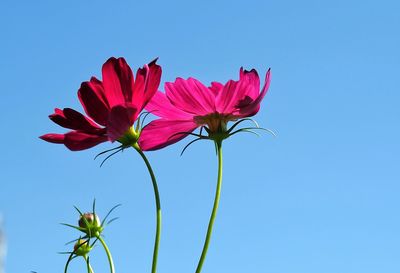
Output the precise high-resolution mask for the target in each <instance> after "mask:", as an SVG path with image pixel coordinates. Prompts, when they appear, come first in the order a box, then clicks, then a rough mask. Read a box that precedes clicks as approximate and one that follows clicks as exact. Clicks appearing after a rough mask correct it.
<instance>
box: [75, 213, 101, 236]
mask: <svg viewBox="0 0 400 273" xmlns="http://www.w3.org/2000/svg"><path fill="white" fill-rule="evenodd" d="M78 224H79V227H81V228H82V231H83V232H85V233H86V234H87V235H88V236H89V237H97V236H99V235H100V233H101V232H102V231H103V227H102V226H101V222H100V218H99V216H97V214H94V213H91V212H88V213H84V214H82V215H81V217H80V218H79V222H78Z"/></svg>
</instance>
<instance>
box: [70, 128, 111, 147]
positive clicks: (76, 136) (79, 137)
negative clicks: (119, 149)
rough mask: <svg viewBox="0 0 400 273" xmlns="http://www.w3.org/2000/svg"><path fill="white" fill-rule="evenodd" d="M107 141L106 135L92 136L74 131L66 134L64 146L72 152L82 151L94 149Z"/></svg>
mask: <svg viewBox="0 0 400 273" xmlns="http://www.w3.org/2000/svg"><path fill="white" fill-rule="evenodd" d="M105 141H107V137H106V136H105V135H92V134H87V133H84V132H78V131H72V132H69V133H66V134H65V138H64V145H65V146H66V147H67V148H68V149H70V150H71V151H81V150H86V149H89V148H92V147H93V146H96V145H98V144H100V143H102V142H105Z"/></svg>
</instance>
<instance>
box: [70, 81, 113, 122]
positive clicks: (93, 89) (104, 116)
mask: <svg viewBox="0 0 400 273" xmlns="http://www.w3.org/2000/svg"><path fill="white" fill-rule="evenodd" d="M78 97H79V100H80V102H81V104H82V106H83V108H84V109H85V112H86V114H87V115H88V116H90V117H91V118H93V120H94V121H96V122H97V123H98V124H101V125H103V126H105V125H106V123H107V120H108V112H109V106H108V103H107V100H106V98H105V96H104V90H103V85H102V83H101V81H99V80H98V79H96V78H94V77H93V78H92V79H91V80H90V82H83V83H82V84H81V88H79V90H78Z"/></svg>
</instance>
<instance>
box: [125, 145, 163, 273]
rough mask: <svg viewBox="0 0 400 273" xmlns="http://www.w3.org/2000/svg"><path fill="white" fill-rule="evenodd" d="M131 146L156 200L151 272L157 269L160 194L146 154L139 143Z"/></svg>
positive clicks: (153, 272)
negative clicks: (150, 184) (143, 166)
mask: <svg viewBox="0 0 400 273" xmlns="http://www.w3.org/2000/svg"><path fill="white" fill-rule="evenodd" d="M132 147H133V148H134V149H135V150H136V151H137V152H138V153H139V154H140V156H141V157H142V159H143V161H144V163H145V164H146V167H147V169H148V171H149V173H150V177H151V182H152V183H153V190H154V197H155V200H156V214H157V216H156V217H157V226H156V238H155V242H154V251H153V263H152V267H151V272H152V273H156V271H157V259H158V248H159V245H160V235H161V202H160V194H159V192H158V186H157V181H156V177H155V175H154V172H153V169H152V168H151V165H150V162H149V161H148V159H147V157H146V155H145V154H144V153H143V151H142V150H141V149H140V147H139V145H138V144H137V143H136V144H134V145H132Z"/></svg>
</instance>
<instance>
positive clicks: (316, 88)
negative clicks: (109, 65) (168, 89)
mask: <svg viewBox="0 0 400 273" xmlns="http://www.w3.org/2000/svg"><path fill="white" fill-rule="evenodd" d="M399 10H400V4H399V3H398V1H395V0H392V1H389V0H383V1H379V2H378V1H369V0H366V1H344V0H337V1H316V0H315V1H311V0H304V1H293V0H291V1H289V0H286V1H285V0H283V1H261V0H259V1H246V2H245V1H211V0H205V1H159V2H158V3H157V2H156V1H127V0H121V1H92V0H88V1H75V0H71V1H43V0H37V1H18V0H3V1H1V2H0V35H1V38H0V39H1V42H0V54H1V58H0V62H1V65H0V82H1V87H0V88H1V94H3V95H2V99H1V100H0V111H1V114H0V122H1V126H2V132H3V133H2V134H1V136H0V137H1V142H0V143H1V144H0V145H1V152H2V155H1V156H0V166H1V167H0V168H1V172H0V181H1V182H0V183H1V190H0V211H1V213H2V214H3V216H4V219H5V228H6V233H7V236H8V250H9V251H8V256H7V263H6V266H7V267H6V270H7V273H17V272H18V273H24V272H30V270H34V271H37V272H39V273H54V272H61V271H62V270H63V266H64V262H65V260H66V257H65V256H62V255H59V254H57V252H58V251H67V250H68V247H66V246H64V243H65V242H67V241H69V240H72V239H74V238H75V237H76V233H75V232H74V231H73V230H70V229H68V228H65V227H63V226H61V225H59V224H58V223H60V222H69V223H74V221H75V220H76V218H77V215H76V213H75V211H74V209H73V207H72V206H73V205H77V206H79V207H80V208H82V209H83V210H89V209H90V206H91V202H92V200H93V198H94V197H96V198H97V201H98V209H99V213H100V214H104V213H105V212H106V211H107V210H108V209H109V208H111V207H112V206H114V205H115V204H118V203H122V204H123V206H122V207H121V208H120V209H118V210H117V211H116V212H115V215H116V216H120V219H119V220H118V221H117V222H115V223H114V224H112V225H111V226H109V227H108V228H107V229H106V231H105V234H106V236H107V237H106V239H107V240H108V241H109V245H110V248H111V250H112V252H113V254H114V256H115V262H116V269H117V272H149V271H150V263H151V253H152V245H153V236H154V233H153V231H154V223H155V219H154V202H153V195H152V188H151V184H150V180H149V176H148V174H147V172H146V170H145V169H144V165H143V162H142V161H141V160H140V158H139V156H138V155H137V154H136V153H135V152H134V151H133V150H132V151H125V152H124V153H123V154H120V155H118V156H116V157H114V158H113V159H112V160H110V161H109V162H107V164H106V165H105V166H104V167H102V168H99V164H100V161H94V160H93V157H94V156H95V155H96V154H97V153H98V152H100V151H102V150H104V149H106V148H110V147H113V145H111V144H104V145H100V146H98V147H96V148H94V149H90V150H87V151H83V152H75V153H74V152H70V151H68V150H67V149H66V148H64V147H63V146H60V145H51V144H49V143H45V142H43V141H41V140H40V139H38V136H39V135H42V134H44V133H47V132H63V130H62V129H61V128H58V127H57V126H56V125H55V124H53V123H52V122H51V121H50V120H48V119H47V116H48V114H50V113H51V112H52V111H53V108H54V107H73V108H75V109H78V110H82V108H81V106H80V105H79V102H78V99H77V96H76V92H77V89H78V87H79V85H80V83H81V82H82V81H85V80H87V79H89V77H90V76H92V75H97V76H100V70H101V65H102V64H103V62H104V61H105V60H106V59H107V58H109V57H110V56H124V57H125V58H126V59H127V61H128V62H129V64H130V65H131V66H132V67H133V68H134V69H136V68H137V67H138V66H141V65H143V64H144V63H146V62H148V61H150V60H152V59H153V58H155V57H159V63H160V64H161V65H162V66H163V70H164V73H163V76H162V81H163V82H164V81H173V80H174V79H175V77H178V76H181V77H188V76H194V77H196V78H198V79H200V80H201V81H203V82H204V83H209V82H211V81H214V80H218V81H226V80H228V79H231V78H237V76H238V70H239V68H240V67H241V66H244V67H246V68H249V69H250V68H256V69H257V70H258V71H259V73H260V74H262V75H264V74H265V72H266V70H267V69H268V68H269V67H271V68H272V83H271V87H270V91H269V93H268V94H267V96H266V97H265V100H264V101H263V103H262V108H261V111H260V112H259V114H258V115H257V116H256V119H257V121H258V122H259V123H260V124H261V125H262V126H264V127H267V128H271V129H273V130H275V131H276V132H277V134H278V137H277V138H273V137H271V136H269V135H263V136H262V137H260V138H257V137H254V136H252V135H237V137H235V138H232V139H229V140H228V141H226V143H225V147H224V153H225V155H224V156H225V168H224V175H225V176H224V184H223V192H222V198H221V206H220V210H219V214H218V216H217V221H216V224H215V232H214V235H213V238H212V242H211V246H210V250H209V253H208V257H207V260H206V262H205V266H204V270H203V272H204V273H221V272H230V273H243V272H271V273H339V272H340V273H377V272H385V273H392V272H393V273H394V272H400V263H399V256H400V198H399V196H400V171H399V170H400V168H399V164H400V144H399V140H400V126H399V117H400V107H399V103H400V84H399V74H400V73H399V72H400V68H399V67H400V66H399V65H400V51H399V49H400V35H399V27H400V16H399ZM185 143H187V140H185V141H183V142H180V143H178V144H176V145H174V146H171V147H169V148H166V149H164V150H161V151H158V152H151V153H148V156H149V158H150V160H151V162H152V163H153V166H154V169H155V171H156V174H157V176H158V179H159V187H160V191H161V198H162V204H163V216H164V229H163V234H162V242H161V249H160V259H159V270H158V272H159V273H171V272H172V273H176V272H177V273H179V272H194V269H195V265H196V263H197V259H198V256H199V254H200V251H201V247H202V242H203V238H204V235H205V230H206V225H207V222H208V217H209V213H210V210H211V205H212V199H213V195H214V189H215V177H216V157H215V154H214V151H213V145H212V144H211V143H207V142H204V143H199V144H196V145H195V146H193V147H192V148H191V149H189V150H188V152H187V153H186V154H185V155H184V156H183V157H179V153H180V150H181V149H182V148H183V146H184V145H185ZM95 252H96V253H94V256H93V257H92V259H93V266H94V267H95V270H96V273H102V272H108V271H107V270H108V268H107V267H106V264H105V256H104V254H103V252H102V251H101V248H100V247H99V248H98V249H96V250H95ZM83 270H84V268H83V262H82V261H75V262H74V263H73V264H72V267H71V271H70V272H72V273H73V272H83Z"/></svg>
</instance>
